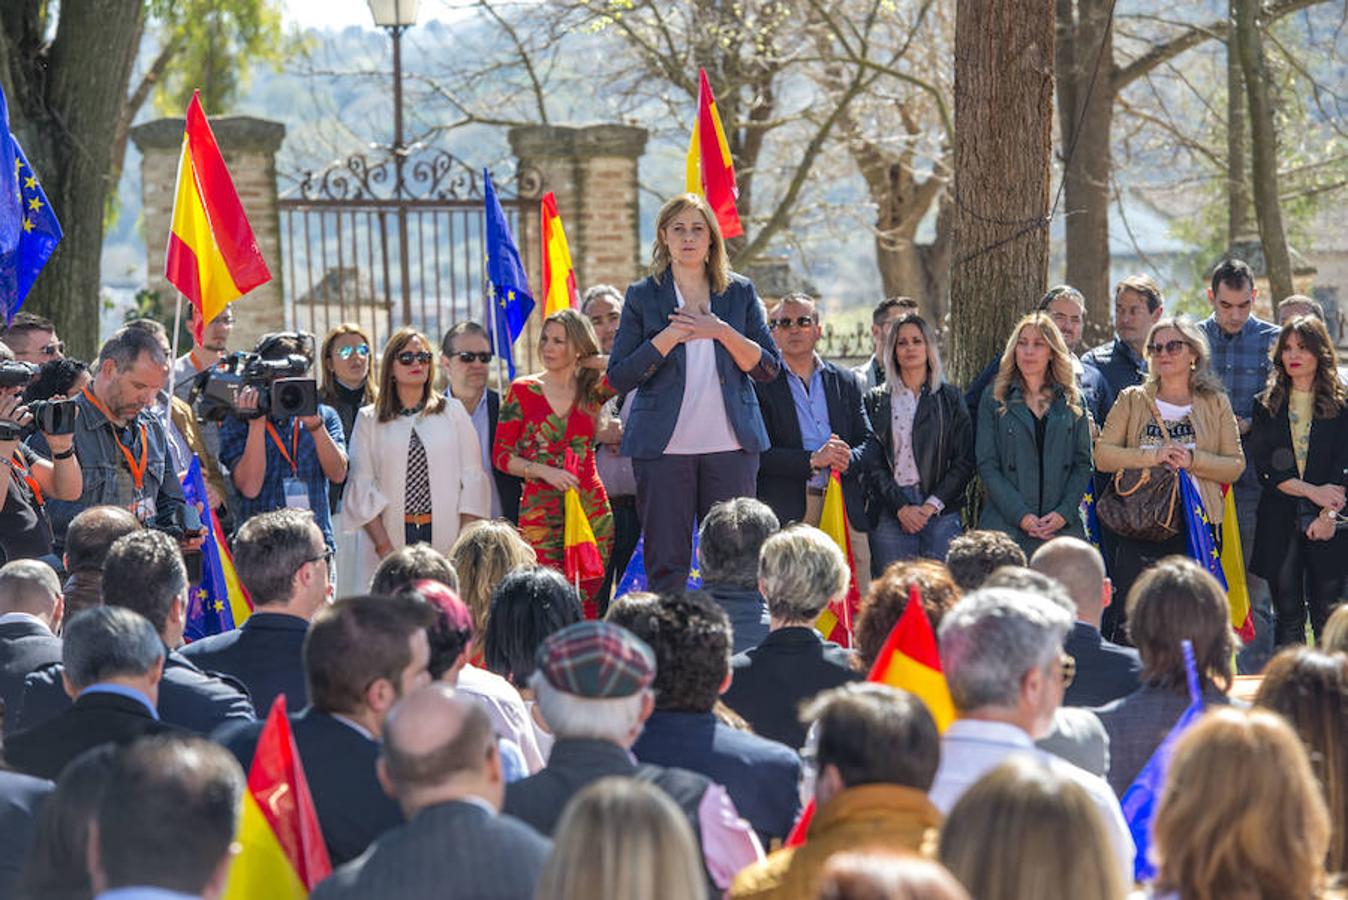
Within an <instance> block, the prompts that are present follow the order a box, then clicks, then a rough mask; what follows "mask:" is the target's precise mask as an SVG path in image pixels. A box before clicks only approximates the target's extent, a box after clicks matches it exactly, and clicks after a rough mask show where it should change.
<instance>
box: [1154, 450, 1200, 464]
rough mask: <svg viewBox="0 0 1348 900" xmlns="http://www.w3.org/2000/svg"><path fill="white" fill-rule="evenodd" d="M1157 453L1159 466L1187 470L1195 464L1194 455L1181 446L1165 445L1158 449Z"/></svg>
mask: <svg viewBox="0 0 1348 900" xmlns="http://www.w3.org/2000/svg"><path fill="white" fill-rule="evenodd" d="M1155 453H1156V463H1157V465H1162V466H1169V467H1170V468H1172V469H1187V468H1189V467H1190V466H1192V465H1193V464H1194V455H1193V453H1192V452H1191V451H1190V450H1188V449H1186V448H1184V447H1181V446H1180V445H1179V444H1165V445H1164V446H1161V447H1157V448H1156V450H1155Z"/></svg>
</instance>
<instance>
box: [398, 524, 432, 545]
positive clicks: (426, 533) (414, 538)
mask: <svg viewBox="0 0 1348 900" xmlns="http://www.w3.org/2000/svg"><path fill="white" fill-rule="evenodd" d="M403 537H404V538H405V540H406V543H405V545H406V546H408V547H410V546H412V545H413V544H429V543H430V542H431V523H430V522H427V523H426V524H425V525H413V524H412V523H411V522H407V523H405V524H404V525H403Z"/></svg>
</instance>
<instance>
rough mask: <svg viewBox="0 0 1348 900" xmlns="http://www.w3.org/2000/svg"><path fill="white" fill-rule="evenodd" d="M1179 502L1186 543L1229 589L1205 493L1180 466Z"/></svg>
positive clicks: (1203, 564)
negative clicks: (1182, 512) (1205, 500)
mask: <svg viewBox="0 0 1348 900" xmlns="http://www.w3.org/2000/svg"><path fill="white" fill-rule="evenodd" d="M1179 478H1180V503H1183V504H1184V530H1185V533H1186V538H1187V539H1186V541H1185V543H1186V544H1187V545H1188V553H1189V556H1190V557H1192V558H1193V560H1194V561H1195V562H1197V563H1198V564H1199V565H1200V566H1202V567H1203V568H1204V569H1206V570H1207V573H1208V574H1209V575H1211V576H1212V577H1213V578H1216V579H1217V581H1218V583H1220V584H1221V586H1222V590H1226V587H1227V585H1226V572H1224V571H1223V570H1222V556H1221V553H1219V552H1218V550H1217V542H1216V540H1214V539H1213V537H1212V520H1211V519H1209V518H1208V513H1207V510H1206V509H1204V507H1203V497H1202V495H1200V494H1199V493H1198V487H1197V485H1195V484H1194V479H1193V476H1191V475H1190V474H1189V473H1188V472H1186V471H1184V470H1180V473H1179Z"/></svg>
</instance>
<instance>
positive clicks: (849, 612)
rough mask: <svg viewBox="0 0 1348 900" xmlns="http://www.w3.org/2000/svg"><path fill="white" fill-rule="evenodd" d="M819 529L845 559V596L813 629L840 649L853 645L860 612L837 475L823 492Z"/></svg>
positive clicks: (850, 540)
mask: <svg viewBox="0 0 1348 900" xmlns="http://www.w3.org/2000/svg"><path fill="white" fill-rule="evenodd" d="M819 530H820V531H822V532H824V534H826V535H828V536H829V537H831V538H833V543H835V544H837V545H838V549H839V550H841V551H842V552H843V558H844V559H846V560H847V578H848V582H847V593H846V594H844V595H843V597H842V599H840V600H834V601H833V602H831V603H829V605H828V606H827V607H825V608H824V611H823V612H822V613H820V614H819V618H818V619H816V620H815V622H814V627H815V630H817V631H818V632H819V633H820V634H822V635H823V636H824V638H825V639H826V640H830V641H833V642H834V643H836V644H839V645H841V646H843V647H850V646H852V622H853V620H855V619H856V615H857V611H858V610H859V609H861V591H860V590H859V589H858V587H857V570H856V563H855V562H853V560H852V536H851V535H850V534H849V533H848V531H847V508H846V507H845V506H844V504H843V493H842V479H841V477H840V476H839V475H838V473H837V472H832V473H830V475H829V479H828V487H826V488H825V489H824V508H823V511H822V512H821V513H820V515H819Z"/></svg>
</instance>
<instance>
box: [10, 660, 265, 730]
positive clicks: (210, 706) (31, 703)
mask: <svg viewBox="0 0 1348 900" xmlns="http://www.w3.org/2000/svg"><path fill="white" fill-rule="evenodd" d="M64 671H65V667H64V666H62V665H61V664H60V663H59V662H58V663H53V664H51V665H48V666H45V667H43V668H41V669H38V670H37V671H36V672H33V673H31V674H30V675H29V676H28V679H27V680H26V681H25V682H24V686H23V700H22V702H21V704H20V705H19V707H18V708H17V710H16V713H17V720H16V722H15V725H16V726H17V727H19V728H31V727H33V726H34V725H37V724H38V723H40V722H45V721H47V720H49V719H53V718H55V717H56V716H58V715H60V714H61V713H62V712H64V711H65V710H67V709H69V708H70V697H69V695H67V694H66V691H65V687H64V686H63V685H62V683H61V674H62V672H64ZM156 706H157V708H158V710H159V718H160V720H161V721H163V722H166V723H167V724H169V725H176V726H177V727H179V728H184V729H186V730H188V731H192V732H195V733H197V734H210V733H211V732H212V731H214V730H215V729H216V728H219V727H220V726H221V725H223V724H225V723H226V722H232V721H243V722H251V721H253V719H254V714H253V704H252V701H250V700H249V699H248V691H247V690H246V689H245V688H244V686H243V685H242V684H241V683H240V682H238V681H236V680H235V679H233V678H230V677H229V676H228V675H218V674H216V673H214V672H204V671H202V670H201V669H199V668H197V667H196V666H194V665H193V664H192V663H191V662H190V661H189V660H187V659H186V658H185V657H183V655H182V654H181V653H179V652H178V651H176V650H170V651H168V652H167V655H166V656H165V657H164V679H163V680H162V681H160V682H159V702H158V704H156Z"/></svg>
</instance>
